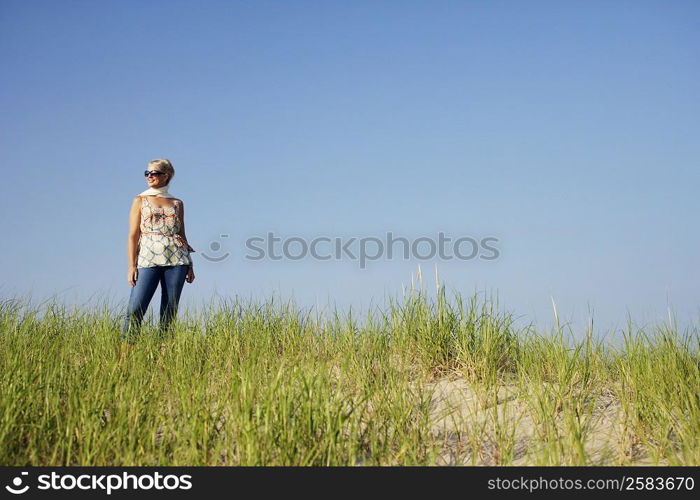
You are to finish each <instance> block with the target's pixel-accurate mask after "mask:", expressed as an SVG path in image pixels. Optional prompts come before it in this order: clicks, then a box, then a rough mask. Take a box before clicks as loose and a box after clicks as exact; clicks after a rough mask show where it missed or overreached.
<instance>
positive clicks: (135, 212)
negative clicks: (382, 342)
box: [126, 196, 141, 286]
mask: <svg viewBox="0 0 700 500" xmlns="http://www.w3.org/2000/svg"><path fill="white" fill-rule="evenodd" d="M140 238H141V197H140V196H137V197H135V198H134V201H133V202H131V211H130V212H129V238H128V239H127V242H126V253H127V255H128V258H129V274H128V276H127V278H128V281H129V284H130V285H131V286H134V284H135V282H136V280H135V278H136V277H135V276H133V273H132V271H133V270H135V269H136V265H137V259H138V251H139V239H140Z"/></svg>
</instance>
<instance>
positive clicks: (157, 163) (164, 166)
mask: <svg viewBox="0 0 700 500" xmlns="http://www.w3.org/2000/svg"><path fill="white" fill-rule="evenodd" d="M148 166H149V167H158V168H160V170H161V171H163V172H165V173H166V174H168V182H167V184H170V181H171V180H173V177H175V169H174V168H173V164H172V163H170V160H168V159H167V158H158V159H156V160H151V161H149V162H148ZM167 184H166V185H167Z"/></svg>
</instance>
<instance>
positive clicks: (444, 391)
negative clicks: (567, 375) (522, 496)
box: [428, 379, 654, 465]
mask: <svg viewBox="0 0 700 500" xmlns="http://www.w3.org/2000/svg"><path fill="white" fill-rule="evenodd" d="M428 389H431V390H432V391H433V397H432V400H431V422H432V432H433V434H434V436H436V437H438V438H439V439H441V440H444V443H445V444H444V448H445V451H444V453H443V454H442V456H441V457H440V458H439V460H438V463H439V464H441V465H472V464H473V465H501V464H512V465H570V464H569V463H566V462H567V460H569V461H571V460H574V458H573V454H572V451H573V450H574V449H577V450H579V452H578V453H579V455H578V456H582V455H581V453H583V456H584V457H585V461H586V463H587V464H589V465H619V464H622V463H624V464H626V465H651V464H653V463H654V462H653V461H652V460H651V459H650V458H649V457H646V456H644V454H643V453H642V452H641V449H640V448H639V447H638V446H637V445H635V444H634V443H631V442H630V440H629V437H627V438H626V436H625V433H624V425H623V423H624V413H623V411H622V408H621V406H620V404H619V403H618V402H617V401H616V399H615V397H614V395H613V393H612V392H609V391H608V392H606V393H603V394H600V395H598V396H597V397H596V399H595V401H592V404H594V405H595V407H594V409H593V411H592V412H588V415H589V418H588V419H587V420H585V424H584V425H581V426H579V428H580V429H581V435H582V439H581V440H580V442H582V443H583V450H582V452H581V450H580V448H579V447H577V446H576V443H575V442H574V441H572V440H571V436H572V435H573V433H571V432H568V434H567V433H566V432H565V431H564V429H565V428H566V422H565V417H560V416H557V417H553V418H552V417H551V416H546V417H545V418H544V419H543V418H542V417H541V416H538V415H537V410H536V409H535V408H533V404H534V400H535V399H534V398H533V397H532V394H523V391H522V390H521V389H519V388H518V387H516V386H508V385H502V386H498V387H494V388H492V389H491V390H488V391H486V390H484V389H483V388H482V389H481V390H476V388H475V387H474V386H470V384H469V383H467V382H466V381H465V380H461V379H440V380H437V381H435V382H433V383H431V384H428ZM538 390H540V391H546V390H547V387H539V388H538ZM555 413H556V412H555ZM569 415H571V413H569ZM543 420H544V421H547V422H550V423H552V422H557V424H556V426H557V428H558V429H559V432H561V433H562V434H561V435H562V436H563V437H562V438H560V439H558V440H557V439H550V442H549V443H548V442H547V441H546V440H544V439H543V436H545V435H548V436H550V437H551V436H553V435H556V434H554V433H553V432H551V428H550V432H549V433H547V432H545V431H544V429H543V425H542V422H543ZM555 432H557V431H555ZM499 443H500V444H499ZM503 443H508V444H506V445H503ZM557 450H559V451H557ZM557 457H559V458H557ZM567 457H568V458H567ZM579 463H580V462H579Z"/></svg>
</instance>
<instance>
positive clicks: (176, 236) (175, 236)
mask: <svg viewBox="0 0 700 500" xmlns="http://www.w3.org/2000/svg"><path fill="white" fill-rule="evenodd" d="M141 234H142V235H143V234H147V235H153V236H165V237H166V238H171V239H172V240H173V241H174V242H175V244H176V245H177V246H178V247H186V248H187V250H188V251H190V252H196V250H195V249H194V248H192V247H191V246H190V244H189V243H187V240H186V239H185V238H183V237H182V235H181V234H180V233H166V232H160V231H148V230H143V229H142V230H141Z"/></svg>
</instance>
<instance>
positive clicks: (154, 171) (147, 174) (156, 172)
mask: <svg viewBox="0 0 700 500" xmlns="http://www.w3.org/2000/svg"><path fill="white" fill-rule="evenodd" d="M143 175H144V177H148V176H149V175H165V172H161V171H160V170H146V171H145V172H144V173H143Z"/></svg>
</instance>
